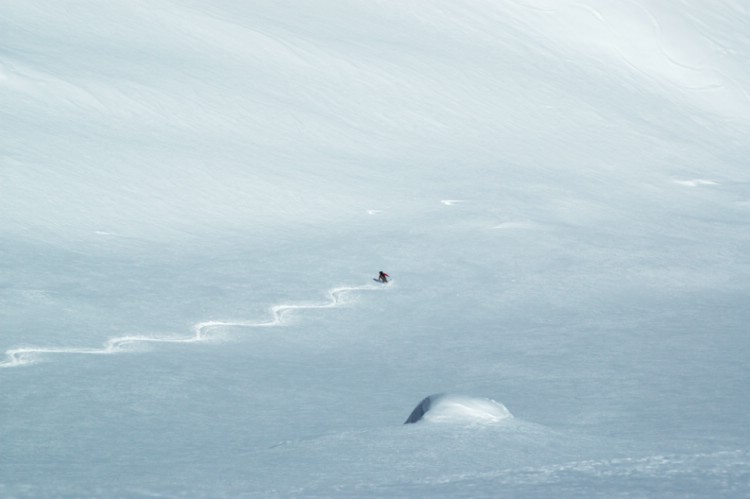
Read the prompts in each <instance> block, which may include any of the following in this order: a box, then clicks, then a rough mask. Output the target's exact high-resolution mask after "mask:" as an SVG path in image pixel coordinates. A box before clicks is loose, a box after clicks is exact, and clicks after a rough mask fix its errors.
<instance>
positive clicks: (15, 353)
mask: <svg viewBox="0 0 750 499" xmlns="http://www.w3.org/2000/svg"><path fill="white" fill-rule="evenodd" d="M379 289H385V286H382V285H379V286H375V285H363V286H342V287H338V288H332V289H329V290H328V298H329V299H328V301H327V302H325V303H310V304H305V303H302V304H282V305H275V306H273V307H271V309H270V312H271V318H270V319H269V320H267V321H260V322H259V321H202V322H197V323H196V324H194V325H193V327H192V328H191V329H192V331H193V334H192V335H191V336H186V337H180V336H145V335H126V336H117V337H115V338H110V339H109V340H107V341H106V342H105V343H104V346H102V347H99V348H87V347H83V348H81V347H79V348H76V347H33V346H32V347H18V348H12V349H10V350H6V351H5V357H6V358H5V360H4V361H0V368H3V367H5V368H8V367H18V366H24V365H29V364H34V363H36V362H38V361H39V357H41V356H45V355H49V354H76V355H112V354H117V353H125V352H127V351H128V350H127V349H126V348H125V347H126V346H127V345H133V344H137V343H200V342H202V341H208V340H209V339H210V337H209V332H210V331H211V330H212V329H215V328H220V327H275V326H280V325H282V324H283V322H284V315H285V314H286V313H287V312H290V311H292V310H304V309H316V308H334V307H338V306H339V305H341V304H342V303H343V299H342V295H343V294H346V293H349V292H353V291H376V290H379Z"/></svg>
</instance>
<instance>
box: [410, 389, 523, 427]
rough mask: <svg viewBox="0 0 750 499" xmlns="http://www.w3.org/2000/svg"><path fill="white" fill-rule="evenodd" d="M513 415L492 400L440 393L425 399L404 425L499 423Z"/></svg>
mask: <svg viewBox="0 0 750 499" xmlns="http://www.w3.org/2000/svg"><path fill="white" fill-rule="evenodd" d="M512 417H513V415H512V414H511V413H510V411H509V410H508V409H507V408H506V407H505V406H504V405H503V404H501V403H499V402H495V401H494V400H491V399H486V398H476V397H468V396H465V395H450V394H442V393H438V394H435V395H430V396H429V397H426V398H424V399H423V400H422V401H421V402H420V403H419V404H417V406H416V407H415V408H414V410H413V411H412V413H411V414H410V415H409V417H408V418H407V419H406V421H405V422H404V424H410V423H417V422H419V421H422V420H424V421H428V422H431V423H497V422H499V421H502V420H504V419H508V418H512Z"/></svg>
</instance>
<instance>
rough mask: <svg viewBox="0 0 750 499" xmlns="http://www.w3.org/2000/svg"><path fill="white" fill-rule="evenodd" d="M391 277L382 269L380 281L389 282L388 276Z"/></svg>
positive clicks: (379, 276)
mask: <svg viewBox="0 0 750 499" xmlns="http://www.w3.org/2000/svg"><path fill="white" fill-rule="evenodd" d="M389 277H391V276H389V275H388V274H386V273H385V272H383V271H382V270H381V271H380V274H379V275H378V281H380V282H388V278H389Z"/></svg>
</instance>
